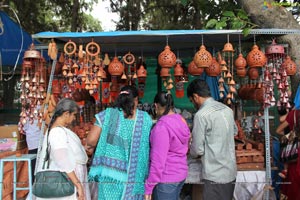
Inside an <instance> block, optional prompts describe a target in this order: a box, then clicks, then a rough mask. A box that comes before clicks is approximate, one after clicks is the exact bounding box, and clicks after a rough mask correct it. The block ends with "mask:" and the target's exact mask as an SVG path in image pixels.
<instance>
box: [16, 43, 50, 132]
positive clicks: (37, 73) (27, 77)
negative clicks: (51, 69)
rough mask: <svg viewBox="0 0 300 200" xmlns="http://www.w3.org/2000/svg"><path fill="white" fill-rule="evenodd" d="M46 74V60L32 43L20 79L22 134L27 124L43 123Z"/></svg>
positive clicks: (19, 125)
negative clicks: (35, 121)
mask: <svg viewBox="0 0 300 200" xmlns="http://www.w3.org/2000/svg"><path fill="white" fill-rule="evenodd" d="M45 72H46V66H45V60H44V58H43V57H42V56H41V54H40V52H39V51H38V50H36V49H35V46H34V44H33V43H32V44H31V45H30V48H29V49H28V50H26V51H25V53H24V58H23V63H22V76H21V79H20V82H21V88H22V93H21V96H20V99H21V104H22V110H21V113H20V120H19V123H18V127H19V132H20V133H22V134H23V133H24V130H23V127H24V125H25V124H26V123H27V122H29V123H33V122H34V120H38V123H39V124H41V122H42V118H43V113H42V111H43V110H42V109H41V106H42V105H43V103H44V99H45V95H46V94H45V88H46V81H45V79H44V78H45Z"/></svg>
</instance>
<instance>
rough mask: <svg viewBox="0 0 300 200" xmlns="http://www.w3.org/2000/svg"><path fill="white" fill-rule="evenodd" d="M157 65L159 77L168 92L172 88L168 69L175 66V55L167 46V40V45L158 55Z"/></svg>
mask: <svg viewBox="0 0 300 200" xmlns="http://www.w3.org/2000/svg"><path fill="white" fill-rule="evenodd" d="M158 64H159V65H160V66H161V71H160V77H161V78H162V80H163V84H164V87H165V88H166V89H167V91H168V92H170V90H171V89H172V88H173V87H174V85H173V80H172V77H171V74H170V69H171V68H172V67H174V65H175V64H176V55H175V54H174V53H173V51H171V48H170V46H169V45H168V38H167V45H166V46H165V48H164V50H163V51H162V52H161V53H160V54H159V55H158Z"/></svg>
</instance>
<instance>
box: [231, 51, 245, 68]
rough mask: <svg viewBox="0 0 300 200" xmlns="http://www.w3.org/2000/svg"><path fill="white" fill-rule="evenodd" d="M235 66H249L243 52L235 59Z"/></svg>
mask: <svg viewBox="0 0 300 200" xmlns="http://www.w3.org/2000/svg"><path fill="white" fill-rule="evenodd" d="M234 66H235V68H236V69H242V68H245V67H246V66H247V61H246V59H245V58H244V56H243V54H241V53H239V55H238V57H237V59H235V61H234Z"/></svg>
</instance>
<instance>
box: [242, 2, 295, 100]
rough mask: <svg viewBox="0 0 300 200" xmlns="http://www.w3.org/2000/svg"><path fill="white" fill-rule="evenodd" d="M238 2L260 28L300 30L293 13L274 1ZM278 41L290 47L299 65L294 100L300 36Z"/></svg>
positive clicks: (281, 37) (292, 87)
mask: <svg viewBox="0 0 300 200" xmlns="http://www.w3.org/2000/svg"><path fill="white" fill-rule="evenodd" d="M237 2H238V3H239V5H241V7H242V8H243V9H244V10H245V11H246V12H247V13H248V15H249V16H250V18H251V20H252V21H253V22H254V23H255V24H257V25H259V28H264V29H267V28H280V29H300V25H299V24H298V22H297V21H296V20H295V19H294V17H293V15H292V14H291V12H289V11H287V10H286V9H285V8H284V7H281V6H280V5H278V4H275V3H274V1H265V0H251V1H250V0H237ZM272 2H273V3H272ZM266 3H268V4H266ZM276 41H277V43H279V44H280V43H284V44H288V45H289V48H288V54H289V56H290V57H291V58H292V59H293V60H294V61H295V62H296V64H297V74H296V75H295V76H292V77H291V81H292V85H291V89H292V99H294V97H295V95H296V91H297V87H298V85H299V81H300V76H299V68H300V67H299V61H300V51H299V49H300V35H298V34H291V35H284V36H280V37H278V38H276Z"/></svg>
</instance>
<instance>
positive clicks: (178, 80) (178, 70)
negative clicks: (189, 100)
mask: <svg viewBox="0 0 300 200" xmlns="http://www.w3.org/2000/svg"><path fill="white" fill-rule="evenodd" d="M174 77H175V88H176V91H175V95H176V97H177V98H183V97H184V82H183V81H182V78H183V77H184V70H183V68H182V61H181V60H180V59H177V60H176V66H175V68H174Z"/></svg>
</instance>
